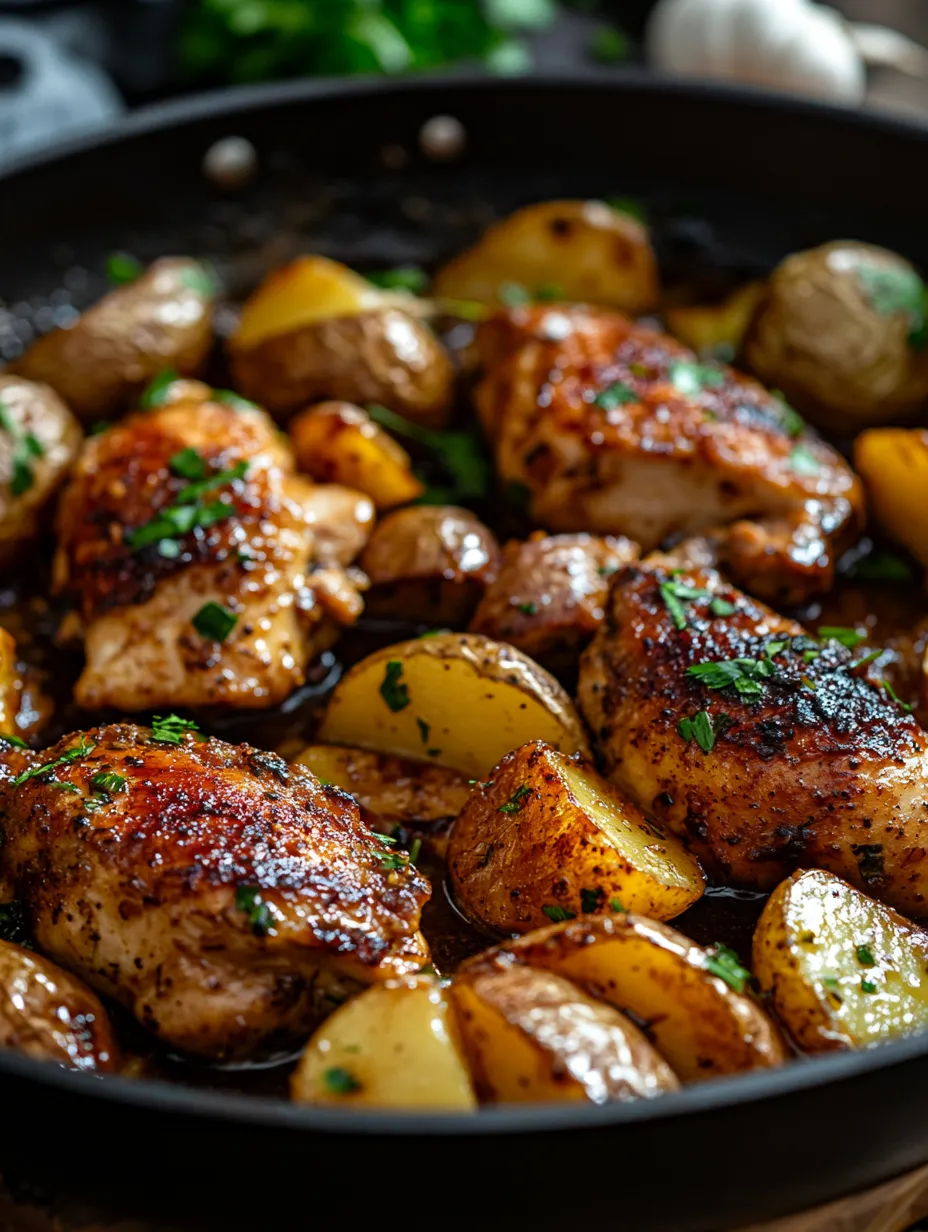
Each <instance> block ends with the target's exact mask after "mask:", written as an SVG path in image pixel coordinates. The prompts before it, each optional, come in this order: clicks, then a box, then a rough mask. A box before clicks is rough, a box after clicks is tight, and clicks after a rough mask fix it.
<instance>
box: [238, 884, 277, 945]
mask: <svg viewBox="0 0 928 1232" xmlns="http://www.w3.org/2000/svg"><path fill="white" fill-rule="evenodd" d="M235 907H236V910H238V911H242V912H244V913H245V915H246V916H247V917H248V923H249V924H250V925H251V931H252V932H253V933H254V935H255V936H256V937H264V936H266V935H267V933H268V932H269V931H270V928H271V910H270V908H269V907H268V905H267V903H266V902H265V901H264V899H263V898H262V897H261V890H260V889H259V887H258V886H239V887H238V888H237V889H236V891H235Z"/></svg>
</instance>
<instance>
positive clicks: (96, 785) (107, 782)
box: [90, 771, 126, 796]
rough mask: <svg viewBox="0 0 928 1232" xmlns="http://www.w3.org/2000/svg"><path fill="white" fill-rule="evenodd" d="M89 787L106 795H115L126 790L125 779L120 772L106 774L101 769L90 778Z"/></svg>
mask: <svg viewBox="0 0 928 1232" xmlns="http://www.w3.org/2000/svg"><path fill="white" fill-rule="evenodd" d="M90 789H91V791H98V792H100V793H101V794H103V795H106V796H115V795H118V793H119V792H121V791H125V790H126V779H125V776H124V775H122V774H108V773H106V772H104V771H101V772H100V773H99V774H95V775H94V776H93V778H92V779H91V780H90Z"/></svg>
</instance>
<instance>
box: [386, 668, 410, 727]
mask: <svg viewBox="0 0 928 1232" xmlns="http://www.w3.org/2000/svg"><path fill="white" fill-rule="evenodd" d="M402 675H403V664H402V661H401V660H399V659H391V660H390V662H389V663H388V664H387V666H386V668H385V670H384V676H383V683H382V684H381V686H380V696H381V697H382V698H383V700H384V701H385V702H386V703H387V705H388V706H389V707H390V709H391V710H392V711H393V713H394V714H397V713H398V712H399V711H400V710H405V709H406V707H407V706H408V705H409V686H408V685H407V684H404V683H403V682H402V679H401V678H402Z"/></svg>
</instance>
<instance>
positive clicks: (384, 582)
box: [359, 505, 499, 626]
mask: <svg viewBox="0 0 928 1232" xmlns="http://www.w3.org/2000/svg"><path fill="white" fill-rule="evenodd" d="M359 563H360V565H361V568H362V569H363V570H364V572H365V573H366V574H367V576H368V578H369V580H370V590H369V591H368V592H367V595H366V597H365V607H366V608H367V611H368V613H369V615H371V616H375V617H380V618H383V619H387V620H390V619H400V620H407V621H413V622H421V623H423V624H432V625H453V626H458V625H466V624H467V622H468V620H470V618H471V616H472V615H473V614H474V610H475V608H476V607H477V604H478V603H479V602H480V599H481V597H482V596H483V593H484V591H485V590H486V588H487V586H488V585H489V584H490V583H491V582H492V581H493V579H494V578H495V577H496V570H497V568H498V566H499V544H498V543H497V540H496V536H495V535H494V534H493V532H492V531H491V530H490V529H489V527H487V526H484V524H483V523H482V522H481V521H480V519H479V518H478V517H477V515H476V514H474V513H471V511H470V510H469V509H462V508H460V507H459V506H457V505H415V506H413V507H411V508H409V509H395V510H394V511H393V512H392V513H389V514H387V516H386V517H385V518H383V519H382V520H381V521H380V522H378V523H377V526H376V527H375V528H374V532H373V534H372V535H371V537H370V540H369V541H368V544H367V547H366V548H365V549H364V552H363V554H362V556H361V560H360V562H359Z"/></svg>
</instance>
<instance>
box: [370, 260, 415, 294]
mask: <svg viewBox="0 0 928 1232" xmlns="http://www.w3.org/2000/svg"><path fill="white" fill-rule="evenodd" d="M365 277H366V278H367V281H368V282H372V283H373V284H374V286H375V287H382V288H383V290H384V291H409V292H410V293H411V294H413V295H421V294H422V292H423V291H424V290H425V288H426V287H427V286H428V285H429V276H428V274H427V273H426V272H425V270H424V269H421V268H420V267H419V266H418V265H397V266H396V267H395V268H394V269H388V270H378V271H377V272H376V273H374V274H365Z"/></svg>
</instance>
